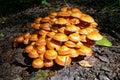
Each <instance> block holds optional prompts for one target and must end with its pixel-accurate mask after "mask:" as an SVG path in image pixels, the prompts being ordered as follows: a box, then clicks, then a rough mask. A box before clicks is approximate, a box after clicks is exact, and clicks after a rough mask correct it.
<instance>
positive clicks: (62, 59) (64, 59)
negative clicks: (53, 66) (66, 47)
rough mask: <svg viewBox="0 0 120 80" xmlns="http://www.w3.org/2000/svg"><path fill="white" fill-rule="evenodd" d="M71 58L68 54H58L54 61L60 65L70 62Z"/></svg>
mask: <svg viewBox="0 0 120 80" xmlns="http://www.w3.org/2000/svg"><path fill="white" fill-rule="evenodd" d="M71 61H72V60H71V58H70V57H69V56H60V55H58V56H57V57H56V59H55V62H56V63H57V64H58V65H61V66H65V65H69V64H70V63H71Z"/></svg>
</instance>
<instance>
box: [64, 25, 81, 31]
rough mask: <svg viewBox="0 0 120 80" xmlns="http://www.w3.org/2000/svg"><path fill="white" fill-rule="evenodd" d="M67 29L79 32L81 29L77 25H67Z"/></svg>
mask: <svg viewBox="0 0 120 80" xmlns="http://www.w3.org/2000/svg"><path fill="white" fill-rule="evenodd" d="M65 30H66V31H70V32H77V31H79V30H80V28H79V27H77V26H75V25H67V26H66V28H65Z"/></svg>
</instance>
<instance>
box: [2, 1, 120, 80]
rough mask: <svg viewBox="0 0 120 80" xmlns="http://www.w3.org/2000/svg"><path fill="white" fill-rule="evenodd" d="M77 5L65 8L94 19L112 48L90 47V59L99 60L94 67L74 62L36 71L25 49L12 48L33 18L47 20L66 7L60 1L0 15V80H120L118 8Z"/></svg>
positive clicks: (77, 3) (85, 3) (91, 3)
mask: <svg viewBox="0 0 120 80" xmlns="http://www.w3.org/2000/svg"><path fill="white" fill-rule="evenodd" d="M76 1H77V0H76ZM76 1H69V2H68V3H67V4H68V5H69V6H70V7H71V8H72V7H78V8H79V9H80V10H81V11H82V12H84V13H87V14H90V15H91V16H93V17H94V19H95V21H96V22H97V23H98V26H97V27H98V29H99V30H100V33H101V34H102V35H104V36H105V37H106V38H107V39H108V40H110V41H111V42H112V46H111V47H103V46H94V47H92V49H93V51H94V53H93V56H92V57H93V58H95V59H97V60H98V62H97V64H95V65H94V66H93V67H91V68H84V67H82V66H80V65H79V64H77V63H76V62H73V63H72V64H71V65H69V66H65V67H59V66H57V65H55V66H53V67H51V68H45V69H40V70H36V69H33V68H32V67H31V66H30V65H31V60H30V59H29V58H28V57H27V55H25V54H24V46H22V45H21V46H18V47H17V48H14V47H13V39H14V38H15V37H16V36H18V35H21V34H24V33H26V32H28V31H31V29H29V28H28V25H29V24H30V23H31V22H32V21H34V19H35V18H37V17H38V16H40V17H44V16H47V15H48V14H49V13H50V12H53V11H58V10H59V9H60V8H61V7H63V6H65V5H66V4H65V3H64V1H62V0H60V1H54V2H48V3H47V4H46V5H34V6H32V7H29V8H27V9H25V10H23V11H18V12H13V13H10V14H5V15H4V14H2V15H1V18H0V34H2V35H1V36H0V80H120V21H119V20H120V8H119V7H118V6H116V5H115V4H113V5H110V6H109V7H108V6H107V7H106V6H104V5H102V4H101V3H100V4H97V3H93V2H90V1H85V2H83V3H82V2H76ZM99 2H100V1H98V3H99ZM101 2H102V1H101Z"/></svg>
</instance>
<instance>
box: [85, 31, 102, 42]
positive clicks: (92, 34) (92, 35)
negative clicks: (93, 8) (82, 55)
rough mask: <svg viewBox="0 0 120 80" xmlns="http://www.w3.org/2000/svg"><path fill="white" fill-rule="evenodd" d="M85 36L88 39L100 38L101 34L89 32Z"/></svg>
mask: <svg viewBox="0 0 120 80" xmlns="http://www.w3.org/2000/svg"><path fill="white" fill-rule="evenodd" d="M87 38H88V39H90V40H95V41H96V40H101V39H102V38H103V36H102V35H101V34H100V33H99V32H91V33H89V34H87Z"/></svg>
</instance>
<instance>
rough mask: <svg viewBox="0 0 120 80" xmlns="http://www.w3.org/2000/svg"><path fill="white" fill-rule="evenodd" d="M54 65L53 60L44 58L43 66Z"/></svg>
mask: <svg viewBox="0 0 120 80" xmlns="http://www.w3.org/2000/svg"><path fill="white" fill-rule="evenodd" d="M53 65H54V62H53V60H49V59H45V60H44V66H45V67H52V66H53Z"/></svg>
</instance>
